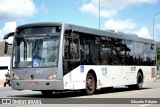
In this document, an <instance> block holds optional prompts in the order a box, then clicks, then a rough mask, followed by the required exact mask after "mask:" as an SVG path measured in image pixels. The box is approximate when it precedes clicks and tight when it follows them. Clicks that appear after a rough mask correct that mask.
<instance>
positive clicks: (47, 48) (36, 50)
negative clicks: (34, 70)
mask: <svg viewBox="0 0 160 107" xmlns="http://www.w3.org/2000/svg"><path fill="white" fill-rule="evenodd" d="M21 36H22V35H21ZM22 37H23V38H19V39H15V41H14V45H13V46H14V48H13V67H55V66H58V51H59V38H60V34H59V35H58V34H53V35H49V34H46V35H44V36H39V35H38V34H37V35H34V36H32V37H31V36H26V37H25V36H22Z"/></svg>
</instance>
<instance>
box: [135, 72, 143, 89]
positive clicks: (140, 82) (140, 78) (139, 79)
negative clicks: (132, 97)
mask: <svg viewBox="0 0 160 107" xmlns="http://www.w3.org/2000/svg"><path fill="white" fill-rule="evenodd" d="M142 85H143V76H142V74H141V73H138V74H137V84H136V87H135V88H136V89H138V90H140V89H142Z"/></svg>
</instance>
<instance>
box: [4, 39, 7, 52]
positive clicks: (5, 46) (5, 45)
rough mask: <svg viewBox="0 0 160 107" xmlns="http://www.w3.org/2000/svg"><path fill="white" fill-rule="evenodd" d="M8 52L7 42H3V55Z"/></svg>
mask: <svg viewBox="0 0 160 107" xmlns="http://www.w3.org/2000/svg"><path fill="white" fill-rule="evenodd" d="M7 52H8V42H6V41H5V44H4V54H7Z"/></svg>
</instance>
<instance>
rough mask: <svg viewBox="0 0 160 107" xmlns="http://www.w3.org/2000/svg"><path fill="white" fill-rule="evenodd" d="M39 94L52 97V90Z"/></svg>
mask: <svg viewBox="0 0 160 107" xmlns="http://www.w3.org/2000/svg"><path fill="white" fill-rule="evenodd" d="M41 93H42V94H43V95H45V96H49V95H52V93H53V91H52V90H43V91H41Z"/></svg>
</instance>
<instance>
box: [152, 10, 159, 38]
mask: <svg viewBox="0 0 160 107" xmlns="http://www.w3.org/2000/svg"><path fill="white" fill-rule="evenodd" d="M159 13H160V10H159V11H158V12H157V13H156V14H155V15H154V17H153V40H154V21H155V18H156V16H157V15H158V14H159Z"/></svg>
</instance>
